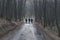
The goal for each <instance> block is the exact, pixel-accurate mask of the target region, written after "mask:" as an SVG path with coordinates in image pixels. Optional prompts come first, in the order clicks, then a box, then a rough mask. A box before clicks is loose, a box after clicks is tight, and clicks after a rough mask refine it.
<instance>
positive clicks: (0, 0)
mask: <svg viewBox="0 0 60 40" xmlns="http://www.w3.org/2000/svg"><path fill="white" fill-rule="evenodd" d="M25 1H26V0H0V18H3V19H6V20H17V19H19V20H21V17H22V11H23V10H24V5H25Z"/></svg>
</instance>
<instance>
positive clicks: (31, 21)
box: [25, 18, 33, 23]
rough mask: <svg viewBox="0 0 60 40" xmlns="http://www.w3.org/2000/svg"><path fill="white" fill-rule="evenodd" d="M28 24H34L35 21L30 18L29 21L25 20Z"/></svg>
mask: <svg viewBox="0 0 60 40" xmlns="http://www.w3.org/2000/svg"><path fill="white" fill-rule="evenodd" d="M25 21H26V23H33V19H32V18H29V19H25Z"/></svg>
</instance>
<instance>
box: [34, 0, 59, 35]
mask: <svg viewBox="0 0 60 40" xmlns="http://www.w3.org/2000/svg"><path fill="white" fill-rule="evenodd" d="M33 3H34V11H35V20H36V21H37V22H39V21H40V22H41V24H43V25H44V28H45V27H47V26H50V28H52V27H53V26H56V27H57V29H58V34H59V36H60V0H34V1H33Z"/></svg>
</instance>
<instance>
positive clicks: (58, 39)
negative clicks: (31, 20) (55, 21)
mask: <svg viewBox="0 0 60 40" xmlns="http://www.w3.org/2000/svg"><path fill="white" fill-rule="evenodd" d="M37 24H38V25H39V26H40V28H42V29H43V31H45V32H46V33H47V34H48V35H49V36H50V37H52V38H54V39H55V40H60V37H58V33H56V32H52V31H50V30H51V29H50V30H48V28H44V27H43V26H42V24H41V23H37Z"/></svg>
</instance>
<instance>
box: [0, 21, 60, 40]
mask: <svg viewBox="0 0 60 40" xmlns="http://www.w3.org/2000/svg"><path fill="white" fill-rule="evenodd" d="M0 22H1V21H0ZM12 23H14V26H9V27H14V29H13V30H10V31H9V32H8V33H6V34H5V35H4V36H2V37H1V38H0V40H60V38H59V37H57V36H55V35H54V34H53V33H51V32H49V31H48V29H47V28H45V29H44V28H43V26H42V25H41V24H40V23H36V22H35V23H34V24H32V23H31V24H24V23H23V22H14V21H12ZM15 25H17V26H15Z"/></svg>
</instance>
